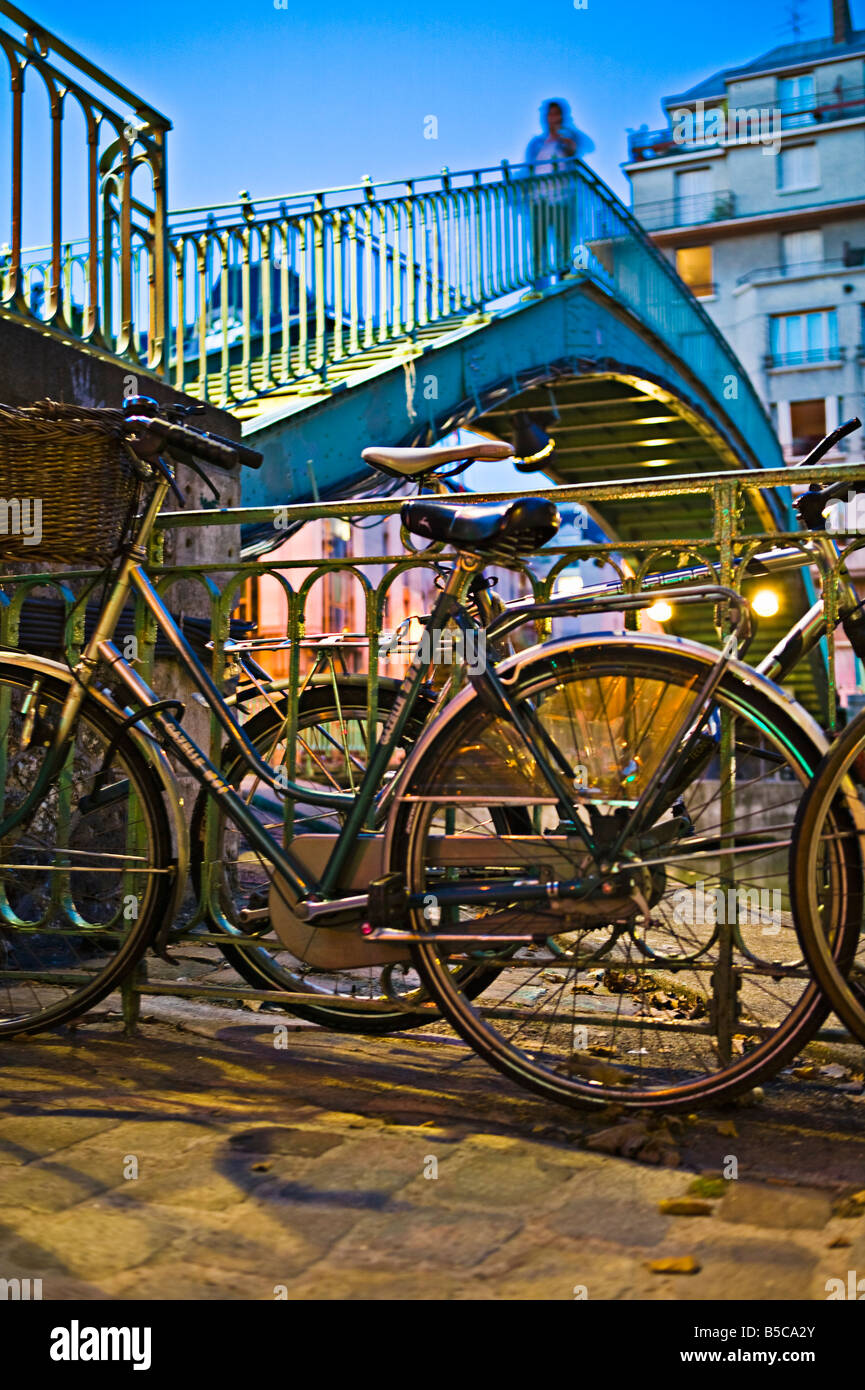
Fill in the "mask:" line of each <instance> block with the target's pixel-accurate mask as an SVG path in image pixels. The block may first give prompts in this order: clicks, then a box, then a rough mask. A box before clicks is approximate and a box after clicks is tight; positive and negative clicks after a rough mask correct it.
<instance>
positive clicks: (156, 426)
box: [124, 396, 264, 469]
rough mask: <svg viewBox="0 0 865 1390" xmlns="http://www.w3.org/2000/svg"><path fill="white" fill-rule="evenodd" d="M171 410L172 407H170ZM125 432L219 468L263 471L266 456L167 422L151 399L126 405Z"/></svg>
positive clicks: (175, 422) (145, 398)
mask: <svg viewBox="0 0 865 1390" xmlns="http://www.w3.org/2000/svg"><path fill="white" fill-rule="evenodd" d="M169 409H171V407H169ZM124 410H125V412H126V420H125V422H124V423H125V429H126V432H127V433H128V434H132V435H138V436H140V437H141V440H142V442H143V443H145V444H146V443H147V442H148V437H149V439H150V440H153V441H155V442H158V443H161V444H165V445H166V446H167V447H169V448H170V447H171V446H172V445H173V446H174V447H175V448H176V449H184V450H185V451H186V452H187V453H189V454H194V455H195V457H196V458H200V459H203V460H204V461H205V462H206V463H215V464H216V466H217V467H218V468H225V469H231V468H234V467H235V466H236V465H238V464H239V465H241V466H242V467H245V468H260V467H261V465H262V463H263V462H264V458H263V455H261V454H260V453H259V452H258V450H257V449H250V448H248V447H247V445H245V444H239V443H238V442H237V441H236V440H234V439H225V438H223V436H222V435H219V434H211V433H210V432H209V431H208V430H197V429H195V428H194V427H193V426H192V425H187V424H182V423H181V422H180V421H178V420H171V419H166V418H165V416H164V415H162V414H160V407H159V405H158V403H157V402H156V401H154V400H151V399H150V397H148V396H135V397H133V398H132V399H131V400H129V401H127V402H126V405H125V406H124Z"/></svg>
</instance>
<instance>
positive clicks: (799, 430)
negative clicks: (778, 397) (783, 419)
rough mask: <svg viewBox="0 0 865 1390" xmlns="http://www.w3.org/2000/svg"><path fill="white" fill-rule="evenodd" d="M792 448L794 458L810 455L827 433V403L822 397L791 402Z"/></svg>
mask: <svg viewBox="0 0 865 1390" xmlns="http://www.w3.org/2000/svg"><path fill="white" fill-rule="evenodd" d="M790 433H791V435H792V439H791V441H790V448H791V452H792V454H793V457H794V458H799V457H800V456H801V455H802V454H808V453H810V451H811V450H812V449H813V448H814V445H815V444H819V443H820V440H821V439H822V438H823V436H824V434H825V433H826V402H825V401H824V400H823V398H822V396H820V397H818V398H817V399H815V400H811V401H791V402H790Z"/></svg>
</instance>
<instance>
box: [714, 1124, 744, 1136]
mask: <svg viewBox="0 0 865 1390" xmlns="http://www.w3.org/2000/svg"><path fill="white" fill-rule="evenodd" d="M715 1128H716V1129H717V1131H718V1133H719V1134H722V1135H723V1136H724V1137H725V1138H726V1139H738V1137H739V1131H738V1130H737V1128H736V1126H735V1125H734V1123H733V1121H732V1120H721V1122H720V1123H719V1124H717V1125H716V1126H715Z"/></svg>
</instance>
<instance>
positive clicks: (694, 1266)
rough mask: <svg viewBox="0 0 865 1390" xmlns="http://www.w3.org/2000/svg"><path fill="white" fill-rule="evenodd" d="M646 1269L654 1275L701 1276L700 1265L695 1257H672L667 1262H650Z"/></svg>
mask: <svg viewBox="0 0 865 1390" xmlns="http://www.w3.org/2000/svg"><path fill="white" fill-rule="evenodd" d="M646 1268H647V1269H649V1270H651V1272H652V1273H653V1274H699V1272H700V1264H699V1262H698V1261H697V1260H695V1259H694V1256H693V1255H671V1256H669V1258H668V1259H666V1260H649V1261H648V1263H647V1265H646Z"/></svg>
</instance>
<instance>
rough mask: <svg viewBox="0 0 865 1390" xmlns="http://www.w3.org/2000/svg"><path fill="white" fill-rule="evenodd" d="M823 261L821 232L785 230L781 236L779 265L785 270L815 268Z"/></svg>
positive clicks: (816, 229)
mask: <svg viewBox="0 0 865 1390" xmlns="http://www.w3.org/2000/svg"><path fill="white" fill-rule="evenodd" d="M822 261H823V232H822V231H821V229H820V228H819V227H817V228H815V229H814V230H813V231H810V232H785V233H784V234H783V236H782V237H781V265H782V266H783V267H784V269H785V270H786V271H800V272H801V271H802V270H804V269H805V268H806V267H807V268H808V269H810V270H816V269H817V268H818V267H819V266H820V265H821V263H822Z"/></svg>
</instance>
